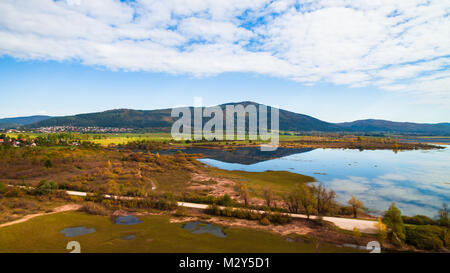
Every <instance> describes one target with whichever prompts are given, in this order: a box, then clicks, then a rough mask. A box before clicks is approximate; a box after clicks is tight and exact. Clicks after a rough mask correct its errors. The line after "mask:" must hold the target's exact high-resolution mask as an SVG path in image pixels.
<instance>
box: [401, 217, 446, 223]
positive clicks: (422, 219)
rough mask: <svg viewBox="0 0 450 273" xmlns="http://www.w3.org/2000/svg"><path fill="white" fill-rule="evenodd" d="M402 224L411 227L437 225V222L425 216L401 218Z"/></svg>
mask: <svg viewBox="0 0 450 273" xmlns="http://www.w3.org/2000/svg"><path fill="white" fill-rule="evenodd" d="M402 220H403V223H405V224H411V225H437V224H438V222H437V221H435V220H433V219H431V218H430V217H427V216H425V215H416V216H413V217H409V216H402Z"/></svg>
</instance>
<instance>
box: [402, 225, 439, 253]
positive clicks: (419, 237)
mask: <svg viewBox="0 0 450 273" xmlns="http://www.w3.org/2000/svg"><path fill="white" fill-rule="evenodd" d="M446 233H447V232H446V231H445V230H444V229H442V228H440V227H437V226H431V225H426V226H407V227H406V243H408V244H411V245H413V246H414V247H416V248H418V249H425V250H439V249H441V248H442V247H443V246H444V242H443V239H445V236H446ZM442 236H443V237H442Z"/></svg>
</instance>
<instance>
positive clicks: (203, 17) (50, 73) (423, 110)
mask: <svg viewBox="0 0 450 273" xmlns="http://www.w3.org/2000/svg"><path fill="white" fill-rule="evenodd" d="M449 12H450V0H437V1H434V0H427V1H425V0H397V1H392V0H334V1H332V0H328V1H327V0H323V1H322V0H315V1H295V0H279V1H273V0H272V1H270V0H223V1H222V0H160V1H153V0H135V1H117V0H95V1H88V0H67V1H63V0H60V1H56V0H55V1H51V0H11V1H10V0H2V1H0V14H1V16H0V82H1V85H0V96H1V98H2V99H1V100H0V117H7V116H17V115H29V114H38V113H47V114H50V115H65V114H74V113H80V112H92V111H102V110H107V109H111V108H135V109H154V108H163V107H171V106H177V105H191V104H193V97H195V96H201V97H203V101H204V103H205V104H207V105H212V104H217V103H224V102H230V101H241V100H252V101H257V102H261V103H266V104H275V105H278V106H280V107H281V108H285V109H288V110H292V111H295V112H300V113H305V114H310V115H313V116H315V117H317V118H320V119H323V120H326V121H349V120H355V119H362V118H381V119H390V120H397V121H417V122H449V121H450V70H449V67H450V17H449Z"/></svg>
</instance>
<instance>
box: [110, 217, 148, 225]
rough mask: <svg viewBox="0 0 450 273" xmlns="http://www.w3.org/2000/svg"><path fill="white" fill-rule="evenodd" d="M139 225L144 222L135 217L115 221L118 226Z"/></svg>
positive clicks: (119, 218)
mask: <svg viewBox="0 0 450 273" xmlns="http://www.w3.org/2000/svg"><path fill="white" fill-rule="evenodd" d="M139 223H142V221H141V220H139V218H137V217H136V216H134V215H127V216H119V217H117V218H116V220H115V224H117V225H136V224H139Z"/></svg>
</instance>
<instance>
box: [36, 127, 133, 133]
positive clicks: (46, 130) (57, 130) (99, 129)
mask: <svg viewBox="0 0 450 273" xmlns="http://www.w3.org/2000/svg"><path fill="white" fill-rule="evenodd" d="M36 131H37V132H41V133H61V132H80V133H130V132H133V131H134V129H132V128H113V127H77V126H51V127H40V128H37V129H36Z"/></svg>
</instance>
